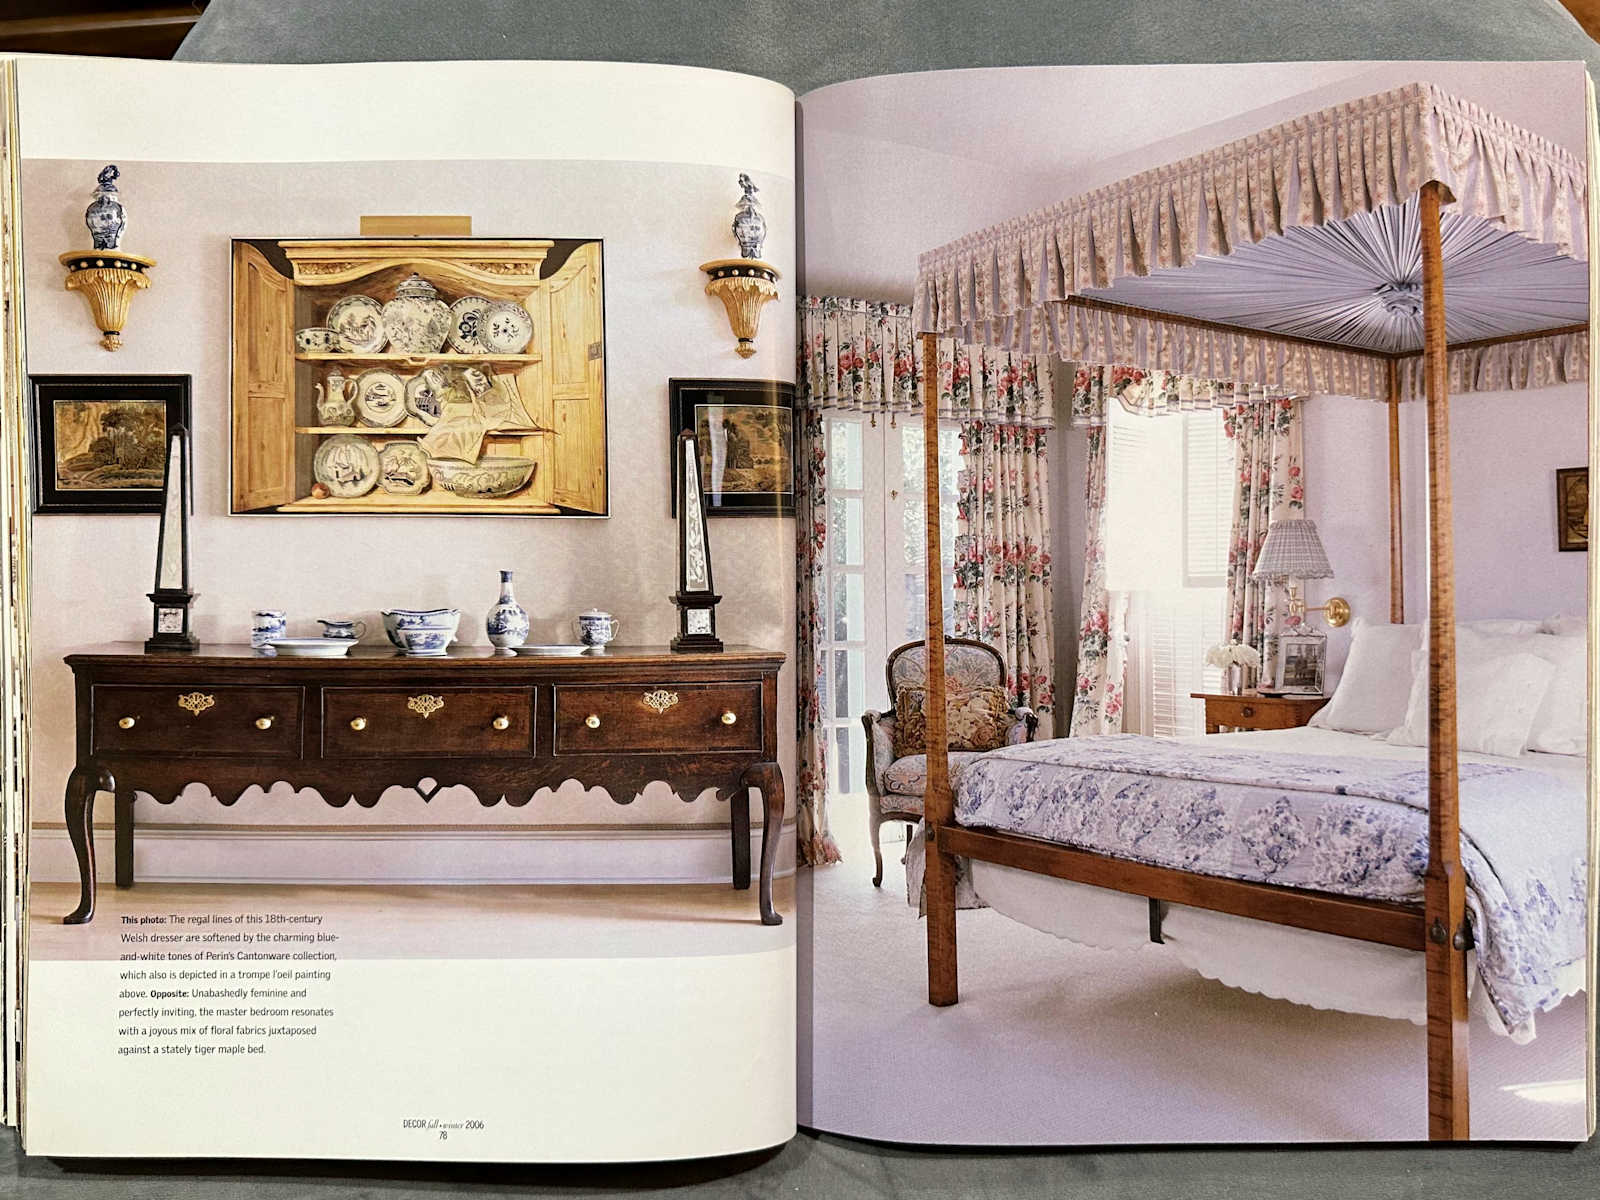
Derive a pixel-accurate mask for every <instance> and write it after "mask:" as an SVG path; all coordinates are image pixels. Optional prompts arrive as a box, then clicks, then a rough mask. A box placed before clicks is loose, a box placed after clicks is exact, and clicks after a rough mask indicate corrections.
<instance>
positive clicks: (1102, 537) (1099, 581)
mask: <svg viewBox="0 0 1600 1200" xmlns="http://www.w3.org/2000/svg"><path fill="white" fill-rule="evenodd" d="M1144 381H1145V373H1144V372H1143V371H1139V370H1137V369H1135V368H1132V367H1103V366H1090V365H1087V364H1081V363H1080V364H1078V366H1077V369H1076V371H1075V372H1074V374H1073V380H1072V399H1071V402H1070V409H1069V410H1070V412H1071V416H1072V423H1073V424H1074V425H1083V426H1086V427H1087V434H1088V437H1087V440H1086V449H1085V452H1084V487H1083V509H1084V538H1083V596H1082V599H1081V602H1080V606H1079V607H1080V612H1081V613H1082V619H1081V621H1080V622H1079V625H1078V671H1077V682H1076V684H1075V685H1074V690H1073V697H1072V724H1071V727H1070V729H1069V733H1070V735H1071V736H1072V737H1088V736H1091V735H1093V734H1097V733H1121V732H1122V705H1123V688H1124V686H1125V683H1126V678H1127V665H1128V634H1127V614H1128V598H1127V596H1126V594H1124V593H1122V592H1112V591H1110V590H1108V589H1107V587H1106V401H1107V400H1108V399H1110V398H1113V397H1120V396H1121V395H1122V394H1123V393H1125V392H1127V391H1128V390H1129V389H1132V388H1135V387H1138V386H1140V385H1141V384H1143V383H1144Z"/></svg>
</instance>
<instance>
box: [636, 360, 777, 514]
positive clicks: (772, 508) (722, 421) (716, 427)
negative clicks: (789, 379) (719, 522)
mask: <svg viewBox="0 0 1600 1200" xmlns="http://www.w3.org/2000/svg"><path fill="white" fill-rule="evenodd" d="M667 392H668V403H669V405H670V413H671V415H670V424H669V428H668V430H667V437H668V445H669V450H670V451H671V458H672V498H671V503H670V508H669V511H670V512H671V514H672V515H673V516H674V517H676V516H677V515H678V490H679V489H678V471H679V466H678V456H677V453H676V448H677V444H678V434H680V433H682V432H685V431H688V432H690V433H693V434H695V436H696V437H697V439H698V441H699V446H700V488H701V496H702V499H703V500H704V502H705V511H706V515H707V516H708V517H792V516H794V478H795V476H794V472H795V461H794V447H795V428H794V422H795V404H794V397H795V391H794V384H792V383H785V382H782V381H780V380H773V379H669V380H668V381H667Z"/></svg>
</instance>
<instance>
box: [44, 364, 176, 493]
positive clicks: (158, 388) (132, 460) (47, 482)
mask: <svg viewBox="0 0 1600 1200" xmlns="http://www.w3.org/2000/svg"><path fill="white" fill-rule="evenodd" d="M28 382H29V391H30V394H31V409H32V412H31V416H32V432H33V439H32V440H33V511H34V512H35V513H159V512H160V511H161V500H162V494H163V490H164V489H163V477H164V473H165V470H166V461H167V437H168V434H169V433H170V431H171V430H173V429H175V428H179V427H181V428H184V429H187V428H189V426H190V407H191V399H190V397H191V390H192V388H191V380H190V377H189V376H188V375H33V376H30V377H29V381H28ZM64 405H79V406H83V408H84V409H86V410H88V411H80V412H79V413H78V414H77V415H76V416H75V418H74V419H73V420H72V421H70V422H68V421H66V420H63V417H64V416H65V415H66V412H65V410H64V409H63V407H62V406H64ZM117 406H122V407H124V409H125V415H124V420H123V421H121V422H119V424H118V426H117V428H118V429H119V430H120V431H121V433H120V435H119V438H118V439H117V440H119V441H120V442H121V443H123V444H122V446H121V447H120V448H119V447H117V446H108V445H105V444H103V443H105V442H107V441H109V440H110V439H109V437H107V436H101V437H94V436H92V432H91V431H92V430H103V429H104V426H103V425H101V424H100V422H101V421H102V420H103V416H95V415H94V410H95V409H99V408H102V407H105V408H114V407H117ZM156 406H159V408H160V414H161V423H160V426H159V427H157V426H156V424H155V422H154V420H153V419H152V416H153V413H154V410H155V408H156ZM127 409H131V410H132V411H131V412H127V411H126V410H127ZM127 417H132V418H133V419H132V420H128V419H126V418H127ZM69 425H70V427H71V428H70V430H69V429H68V428H67V426H69ZM63 435H67V436H71V437H72V438H73V439H75V443H77V444H75V445H73V446H68V447H65V448H63V447H62V446H61V444H60V439H61V437H62V436H63ZM86 437H88V438H89V440H88V442H87V443H86V444H85V443H84V439H85V438H86ZM64 453H65V454H67V455H69V457H67V458H66V459H63V458H62V455H63V454H64ZM91 456H93V457H97V458H99V459H101V460H103V461H101V462H98V463H96V462H94V461H90V462H87V463H84V462H81V461H79V460H83V459H87V458H91ZM152 456H153V457H152ZM119 459H120V462H119V461H118V460H119ZM147 460H148V461H147ZM72 462H78V463H79V465H78V466H77V467H76V468H75V469H74V473H76V474H78V475H79V476H83V477H88V476H92V475H94V474H103V475H104V477H105V481H106V486H103V487H96V486H92V485H91V484H92V480H91V481H90V482H89V483H82V482H79V483H75V482H72V481H71V480H70V479H68V478H67V477H66V476H65V475H64V474H63V471H62V468H63V467H64V466H65V464H66V463H72ZM119 478H121V479H131V480H144V479H149V480H151V481H152V482H151V483H150V484H149V485H148V486H147V485H145V484H144V483H143V482H137V483H133V484H125V485H123V486H117V484H116V481H117V480H118V479H119Z"/></svg>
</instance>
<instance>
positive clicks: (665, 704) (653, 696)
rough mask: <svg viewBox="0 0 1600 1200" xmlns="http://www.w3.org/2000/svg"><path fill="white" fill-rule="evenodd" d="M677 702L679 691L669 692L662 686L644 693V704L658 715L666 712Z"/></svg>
mask: <svg viewBox="0 0 1600 1200" xmlns="http://www.w3.org/2000/svg"><path fill="white" fill-rule="evenodd" d="M677 702H678V693H677V692H669V691H667V690H666V689H665V688H660V689H658V690H656V691H654V692H646V693H645V694H644V706H645V707H646V708H648V709H649V710H650V711H651V712H653V713H655V714H656V715H657V716H660V715H661V714H662V713H664V712H666V711H667V709H669V708H671V707H672V706H673V705H674V704H676V703H677Z"/></svg>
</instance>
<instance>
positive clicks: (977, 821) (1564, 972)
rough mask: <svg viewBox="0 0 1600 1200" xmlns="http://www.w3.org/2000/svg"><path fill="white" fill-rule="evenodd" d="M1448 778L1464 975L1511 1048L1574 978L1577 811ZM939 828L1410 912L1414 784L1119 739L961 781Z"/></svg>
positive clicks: (1528, 791)
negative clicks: (1468, 930) (1462, 874)
mask: <svg viewBox="0 0 1600 1200" xmlns="http://www.w3.org/2000/svg"><path fill="white" fill-rule="evenodd" d="M1460 771H1461V774H1460V778H1461V789H1460V796H1461V800H1460V813H1461V857H1462V863H1463V865H1464V867H1465V869H1466V877H1467V888H1468V895H1467V905H1468V909H1469V917H1470V920H1471V922H1472V927H1473V934H1474V938H1475V940H1476V942H1477V947H1478V971H1479V974H1480V975H1481V977H1482V981H1483V984H1484V986H1485V987H1486V988H1487V989H1488V992H1489V997H1490V999H1491V1000H1492V1001H1493V1003H1494V1005H1495V1008H1496V1009H1497V1010H1498V1011H1499V1013H1500V1016H1501V1017H1502V1019H1503V1020H1504V1021H1505V1024H1506V1027H1507V1029H1508V1031H1509V1032H1510V1033H1511V1034H1512V1036H1513V1037H1517V1036H1518V1034H1519V1033H1522V1034H1523V1035H1524V1036H1526V1035H1527V1034H1528V1033H1531V1026H1532V1021H1533V1017H1534V1015H1535V1014H1536V1013H1539V1012H1542V1011H1545V1010H1546V1009H1549V1008H1551V1007H1553V1006H1554V1005H1555V1004H1556V1003H1557V1002H1559V1001H1560V1000H1561V998H1562V996H1563V995H1564V994H1565V993H1566V992H1567V991H1570V990H1571V986H1572V985H1571V979H1572V977H1573V973H1574V970H1575V969H1581V966H1582V962H1583V957H1584V954H1585V950H1586V946H1587V941H1586V937H1585V928H1584V926H1585V909H1586V905H1585V894H1586V892H1587V889H1588V864H1587V861H1586V844H1585V843H1586V833H1585V829H1586V808H1587V804H1586V799H1585V796H1584V793H1583V789H1582V787H1581V786H1576V785H1575V784H1574V783H1572V782H1570V781H1566V780H1562V779H1557V778H1555V777H1553V776H1550V775H1546V774H1543V773H1541V772H1539V771H1534V770H1529V769H1527V768H1522V767H1515V766H1510V765H1507V766H1501V765H1499V764H1488V763H1462V764H1461V768H1460ZM956 820H957V822H959V823H960V824H962V825H969V826H983V827H988V828H993V829H999V830H1007V831H1010V832H1013V833H1021V834H1028V835H1030V836H1032V837H1038V838H1043V839H1046V840H1049V841H1052V842H1060V843H1062V844H1064V845H1069V846H1077V847H1080V848H1082V849H1085V850H1095V851H1099V852H1101V853H1104V854H1112V855H1116V856H1117V857H1119V858H1127V859H1132V860H1134V861H1136V862H1143V863H1150V864H1153V865H1156V866H1163V867H1178V868H1181V869H1182V870H1185V871H1195V872H1199V873H1202V874H1206V875H1219V876H1223V877H1226V878H1229V879H1244V880H1252V881H1255V882H1260V883H1272V884H1278V885H1281V886H1285V887H1301V888H1310V889H1313V890H1317V891H1326V892H1336V893H1339V894H1341V895H1348V896H1360V897H1365V898H1368V899H1374V900H1392V901H1409V902H1417V901H1420V900H1421V899H1422V891H1423V883H1422V880H1423V872H1424V871H1425V870H1426V868H1427V865H1428V772H1427V767H1426V765H1425V764H1422V763H1417V762H1411V761H1394V760H1388V759H1381V758H1353V757H1342V756H1332V755H1311V754H1291V753H1271V752H1264V751H1245V750H1230V749H1226V748H1222V747H1210V746H1203V745H1195V744H1193V743H1185V742H1177V741H1171V740H1166V739H1159V738H1152V737H1144V736H1142V735H1137V734H1113V735H1108V736H1103V737H1082V738H1059V739H1055V740H1052V741H1046V742H1035V743H1032V744H1030V745H1024V746H1014V747H1003V748H1002V749H999V750H996V751H993V752H991V753H989V754H986V755H983V756H982V757H981V758H978V759H977V760H975V761H974V762H972V763H970V764H969V765H967V766H966V767H965V769H963V770H962V772H961V774H960V778H959V780H958V788H957V792H956ZM1519 1040H1520V1038H1519Z"/></svg>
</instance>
